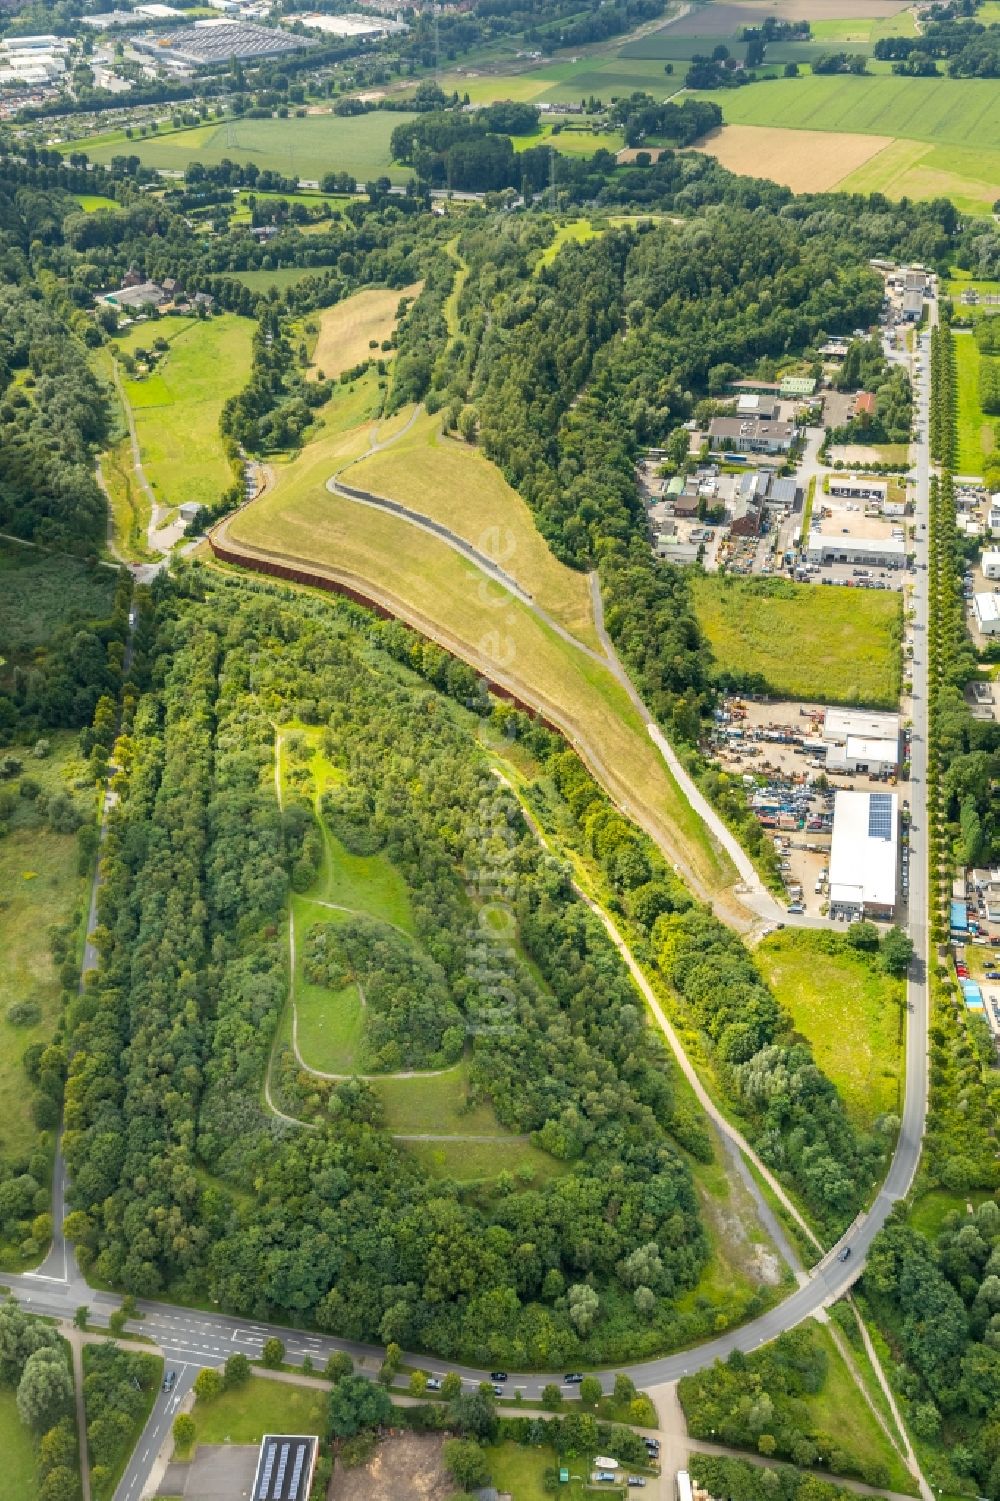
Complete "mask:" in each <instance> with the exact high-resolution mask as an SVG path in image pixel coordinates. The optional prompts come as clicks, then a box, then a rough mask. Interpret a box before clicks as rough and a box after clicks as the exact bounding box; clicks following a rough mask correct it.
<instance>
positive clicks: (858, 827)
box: [830, 792, 899, 919]
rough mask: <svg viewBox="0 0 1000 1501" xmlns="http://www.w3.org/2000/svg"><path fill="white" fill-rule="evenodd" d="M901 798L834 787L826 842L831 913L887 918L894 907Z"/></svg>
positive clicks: (853, 916)
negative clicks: (830, 827)
mask: <svg viewBox="0 0 1000 1501" xmlns="http://www.w3.org/2000/svg"><path fill="white" fill-rule="evenodd" d="M898 843H899V799H898V798H897V796H896V794H895V793H894V792H838V793H837V797H836V801H835V803H834V807H833V839H832V841H831V844H830V915H831V917H837V916H839V915H840V914H841V913H843V914H844V915H845V916H846V917H848V918H852V919H853V918H856V917H866V916H867V917H883V918H891V917H892V916H893V915H894V913H895V911H896V889H897V886H896V873H897V870H898V856H899V850H898Z"/></svg>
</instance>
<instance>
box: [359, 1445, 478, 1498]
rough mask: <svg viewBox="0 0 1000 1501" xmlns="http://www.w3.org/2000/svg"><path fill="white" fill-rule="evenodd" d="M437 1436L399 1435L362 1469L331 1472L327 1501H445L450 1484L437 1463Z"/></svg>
mask: <svg viewBox="0 0 1000 1501" xmlns="http://www.w3.org/2000/svg"><path fill="white" fill-rule="evenodd" d="M443 1446H444V1439H443V1437H442V1436H441V1435H440V1434H437V1433H400V1434H399V1435H397V1436H395V1437H393V1438H387V1439H384V1440H383V1442H382V1443H380V1444H379V1446H378V1448H377V1449H376V1450H375V1453H374V1454H373V1455H372V1457H371V1459H370V1460H369V1461H368V1463H367V1464H366V1465H360V1466H359V1467H358V1468H357V1469H356V1470H345V1469H344V1467H343V1465H341V1464H340V1463H339V1462H338V1464H337V1466H336V1469H335V1470H334V1472H333V1482H332V1485H331V1487H330V1492H329V1494H330V1498H331V1501H402V1498H403V1497H404V1496H405V1497H406V1501H448V1498H449V1497H450V1496H453V1495H454V1494H455V1486H454V1483H453V1482H452V1481H451V1480H449V1479H448V1477H447V1475H446V1474H445V1470H444V1465H443V1464H442V1462H441V1450H442V1448H443Z"/></svg>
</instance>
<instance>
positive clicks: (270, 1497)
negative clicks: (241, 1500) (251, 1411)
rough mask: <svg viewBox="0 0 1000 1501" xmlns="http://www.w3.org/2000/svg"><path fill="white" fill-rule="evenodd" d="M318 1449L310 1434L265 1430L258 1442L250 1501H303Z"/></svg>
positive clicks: (310, 1484) (308, 1489) (308, 1488)
mask: <svg viewBox="0 0 1000 1501" xmlns="http://www.w3.org/2000/svg"><path fill="white" fill-rule="evenodd" d="M318 1449H319V1444H318V1440H317V1439H316V1438H315V1437H314V1435H313V1434H291V1435H289V1434H273V1433H265V1435H264V1437H263V1438H262V1439H261V1441H260V1454H259V1456H258V1458H257V1473H256V1474H255V1475H254V1479H253V1490H252V1491H251V1492H250V1496H251V1501H306V1497H307V1496H308V1495H309V1491H310V1489H311V1487H312V1481H313V1471H314V1470H315V1468H316V1455H317V1452H318Z"/></svg>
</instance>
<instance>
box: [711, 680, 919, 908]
mask: <svg viewBox="0 0 1000 1501" xmlns="http://www.w3.org/2000/svg"><path fill="white" fill-rule="evenodd" d="M709 753H710V755H711V756H712V758H713V760H717V761H718V763H719V764H720V766H721V767H722V768H723V770H725V771H726V772H728V773H729V775H730V776H733V777H739V778H741V779H742V781H743V785H744V787H745V789H746V796H747V801H748V803H749V804H750V806H751V808H752V809H753V811H754V813H755V815H756V817H757V819H758V820H759V822H760V823H761V825H762V826H763V827H764V828H765V829H767V830H768V831H769V832H770V833H771V835H772V837H773V839H774V845H775V850H776V852H777V853H778V855H779V862H780V870H781V874H782V877H783V879H784V882H785V893H786V898H787V901H788V903H789V910H790V911H791V912H793V913H795V912H800V913H804V914H808V915H810V916H816V917H827V916H829V917H833V918H836V919H840V920H850V919H852V918H854V917H856V916H859V915H861V912H862V911H863V912H864V915H866V916H869V917H874V918H891V917H893V916H894V915H896V911H897V907H898V906H899V905H901V904H905V902H906V899H907V896H908V891H909V869H908V863H909V856H908V846H907V838H906V826H907V824H908V821H909V788H908V785H907V781H906V777H907V772H908V759H909V730H908V728H907V727H905V726H902V725H901V724H900V719H899V716H898V715H896V714H877V713H872V712H869V711H867V710H852V709H840V708H832V707H827V706H824V705H822V704H799V703H788V702H781V701H776V700H773V699H752V698H730V699H727V700H725V701H724V703H723V704H722V706H721V707H720V709H719V710H718V712H717V715H716V727H715V730H714V733H713V737H712V742H711V745H710V747H709Z"/></svg>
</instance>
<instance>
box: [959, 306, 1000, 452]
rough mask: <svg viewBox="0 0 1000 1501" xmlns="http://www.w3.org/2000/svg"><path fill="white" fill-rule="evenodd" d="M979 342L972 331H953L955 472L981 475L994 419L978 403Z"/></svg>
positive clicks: (995, 423) (991, 441)
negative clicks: (955, 388)
mask: <svg viewBox="0 0 1000 1501" xmlns="http://www.w3.org/2000/svg"><path fill="white" fill-rule="evenodd" d="M979 361H980V353H979V345H978V344H977V343H976V341H975V339H974V338H973V336H972V334H971V333H968V332H964V331H962V330H957V331H956V333H955V372H956V377H957V380H956V384H957V387H958V454H957V458H956V463H955V469H956V472H957V473H958V474H982V472H983V461H984V459H985V458H986V456H987V454H989V453H992V451H993V448H994V446H995V433H996V428H997V426H998V425H1000V420H998V419H997V418H990V417H987V416H986V414H985V413H984V412H983V409H982V407H981V406H980V405H979Z"/></svg>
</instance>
